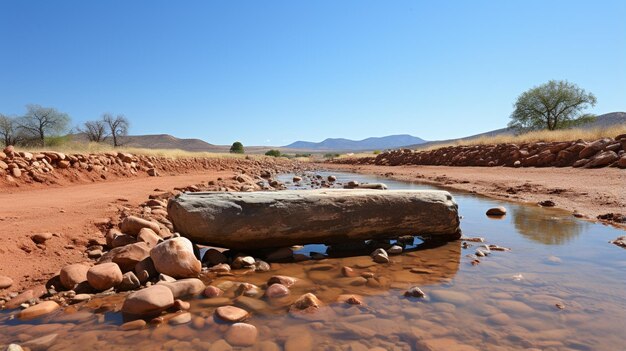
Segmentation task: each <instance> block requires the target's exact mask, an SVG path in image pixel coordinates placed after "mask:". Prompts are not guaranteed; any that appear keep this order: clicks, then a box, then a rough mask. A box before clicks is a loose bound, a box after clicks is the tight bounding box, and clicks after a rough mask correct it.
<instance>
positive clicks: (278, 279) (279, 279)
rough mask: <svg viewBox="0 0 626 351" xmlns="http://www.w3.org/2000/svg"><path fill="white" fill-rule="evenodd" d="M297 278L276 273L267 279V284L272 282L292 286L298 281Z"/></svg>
mask: <svg viewBox="0 0 626 351" xmlns="http://www.w3.org/2000/svg"><path fill="white" fill-rule="evenodd" d="M296 280H297V279H296V278H293V277H288V276H285V275H275V276H273V277H271V278H270V279H268V280H267V286H270V285H272V284H282V285H284V286H286V287H288V288H290V287H292V286H293V285H294V284H295V283H296Z"/></svg>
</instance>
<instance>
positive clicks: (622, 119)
mask: <svg viewBox="0 0 626 351" xmlns="http://www.w3.org/2000/svg"><path fill="white" fill-rule="evenodd" d="M623 124H626V112H611V113H605V114H603V115H599V116H598V117H597V118H596V120H595V121H593V122H591V123H587V124H584V125H581V126H578V127H577V128H582V129H595V128H610V127H612V126H618V125H623ZM514 133H515V131H514V130H512V129H510V128H500V129H496V130H492V131H489V132H485V133H480V134H475V135H470V136H467V137H464V138H457V139H446V140H437V141H428V142H424V143H415V144H414V145H409V147H410V148H423V147H429V146H434V145H437V144H449V143H454V142H456V141H461V140H472V139H477V138H482V137H493V136H498V135H506V134H514Z"/></svg>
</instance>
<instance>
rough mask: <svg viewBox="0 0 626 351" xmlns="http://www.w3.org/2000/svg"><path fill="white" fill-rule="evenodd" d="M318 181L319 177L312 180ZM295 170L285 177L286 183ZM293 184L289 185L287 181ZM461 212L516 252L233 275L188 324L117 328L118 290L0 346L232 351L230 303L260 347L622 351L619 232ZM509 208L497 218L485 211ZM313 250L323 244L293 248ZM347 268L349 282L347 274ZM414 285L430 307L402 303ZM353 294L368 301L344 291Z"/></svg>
mask: <svg viewBox="0 0 626 351" xmlns="http://www.w3.org/2000/svg"><path fill="white" fill-rule="evenodd" d="M320 174H322V175H323V176H326V175H327V174H325V173H320ZM333 174H334V175H337V177H338V180H337V181H338V182H347V181H348V180H358V181H360V182H370V183H374V182H384V183H385V184H387V186H388V187H389V188H390V189H434V187H431V186H425V185H419V184H410V183H404V182H397V181H392V180H389V179H386V178H377V177H373V176H363V175H353V174H337V173H333ZM290 179H291V176H284V177H283V178H282V180H283V181H289V180H290ZM290 187H296V186H294V185H290ZM453 195H454V196H455V199H456V201H457V202H458V204H459V209H460V213H461V215H462V216H463V219H462V221H461V227H462V230H463V233H464V236H467V237H483V238H485V243H484V244H495V245H499V246H501V247H506V248H510V249H511V251H491V253H490V254H489V255H488V256H486V257H478V260H479V263H477V262H476V261H475V260H476V259H477V257H475V256H474V253H475V251H476V249H477V248H479V247H480V246H481V245H483V243H479V242H467V243H465V244H464V243H462V242H461V241H458V242H451V243H446V244H440V245H430V244H428V243H426V244H424V243H422V242H421V241H420V240H416V241H415V243H414V244H413V245H409V246H408V248H409V249H408V250H407V251H406V252H405V253H403V254H402V255H397V256H391V263H390V264H375V263H373V262H372V259H371V258H370V257H369V256H368V255H367V254H365V255H361V256H348V257H336V258H335V257H333V258H326V259H321V260H308V261H303V262H299V263H280V264H274V263H273V264H272V265H271V271H269V272H251V273H246V272H245V271H241V270H235V271H233V273H234V275H232V276H217V275H215V274H214V273H211V274H208V275H206V276H203V280H205V282H206V283H207V284H208V283H209V282H210V283H211V285H215V286H219V287H222V288H223V289H224V290H225V291H226V294H225V295H224V296H222V297H219V298H213V299H206V298H202V297H199V298H195V299H192V300H190V302H191V308H190V310H189V311H190V312H191V314H192V321H191V323H187V324H182V325H168V323H163V324H161V325H159V326H158V327H154V326H150V325H149V326H148V327H146V328H144V329H141V330H133V331H123V330H120V328H119V326H120V325H121V324H122V323H123V318H122V316H121V315H120V313H119V312H117V311H119V309H120V307H121V304H122V302H123V299H124V298H123V296H119V295H112V296H106V297H98V298H95V299H93V300H91V301H89V302H86V303H80V304H76V305H72V306H70V307H68V308H65V309H64V310H62V311H59V312H56V313H54V314H51V315H49V316H48V317H45V318H43V319H39V320H36V321H20V320H19V319H16V318H15V319H13V318H12V316H11V315H12V312H7V311H4V312H2V314H1V315H0V345H2V344H8V343H11V342H17V343H23V342H25V341H28V340H32V339H34V338H37V337H41V336H46V335H50V334H51V333H54V334H57V337H56V338H55V339H54V340H53V341H51V342H49V343H48V344H42V346H41V348H42V349H45V348H48V349H49V350H62V349H72V350H81V349H89V350H110V349H114V348H115V349H119V350H123V349H129V350H130V349H132V350H155V349H164V350H183V349H184V350H229V348H228V347H226V345H225V344H224V340H223V339H224V337H225V336H224V335H225V333H226V331H227V329H228V325H225V324H222V323H220V322H216V321H215V319H214V318H213V312H214V309H215V308H216V307H217V306H220V305H225V304H234V305H237V306H240V307H243V308H244V309H246V310H247V311H249V312H251V313H252V317H251V318H250V319H249V320H248V321H247V323H250V324H253V325H255V326H256V327H257V329H258V342H257V344H256V345H255V346H251V347H247V348H235V349H247V350H283V349H284V350H298V351H303V350H381V349H382V350H467V351H471V350H510V349H528V350H531V349H532V350H611V351H613V350H625V349H626V348H625V346H624V345H625V343H626V324H625V323H624V322H625V321H626V299H624V296H626V295H625V294H626V279H625V278H624V276H625V275H624V274H625V272H626V251H625V250H624V249H621V248H619V247H616V246H614V245H611V244H609V243H608V241H610V240H612V239H614V238H616V237H617V236H620V235H623V232H622V231H620V230H617V229H614V228H611V227H608V226H604V225H601V224H593V223H588V222H584V221H580V220H577V219H575V218H573V217H572V216H571V214H569V213H566V212H563V211H559V210H555V209H547V208H540V207H537V206H528V205H518V204H513V203H508V202H503V201H497V200H492V199H488V198H485V197H481V196H477V195H472V194H467V193H453ZM495 206H505V207H506V208H507V209H508V214H507V216H506V217H504V218H502V219H491V218H488V217H486V216H485V211H486V210H487V209H488V208H490V207H495ZM299 252H300V253H305V254H310V253H312V252H316V253H318V254H320V255H318V256H319V258H322V257H321V255H325V254H326V253H327V248H326V247H325V246H324V245H307V246H305V247H303V248H302V250H300V251H299ZM343 267H350V268H352V270H353V273H354V275H353V276H345V274H342V270H343V269H344V268H343ZM274 275H285V276H290V277H295V278H297V279H298V281H297V283H296V284H295V285H294V286H293V287H292V288H291V294H290V295H289V296H287V297H285V298H281V299H277V300H268V299H266V298H261V297H247V298H241V297H239V298H235V293H234V290H235V287H236V284H234V283H236V282H247V283H251V284H255V285H257V286H260V287H262V288H263V287H264V284H265V283H266V282H267V280H268V279H269V277H271V276H274ZM414 285H417V286H419V287H420V288H421V289H422V290H423V291H424V292H425V293H426V295H427V298H426V299H414V298H407V297H404V295H403V293H404V292H405V291H406V289H407V288H409V287H410V286H414ZM309 292H311V293H313V294H315V295H316V296H317V297H318V298H319V299H320V300H321V301H322V302H323V303H324V304H325V305H326V307H325V312H324V313H319V314H316V315H314V316H306V317H303V316H300V315H294V314H292V313H289V312H288V310H289V305H290V304H291V303H292V302H293V301H295V299H297V298H298V297H299V296H300V295H302V294H304V293H309ZM345 294H354V295H356V296H357V297H358V298H359V299H361V300H362V302H363V304H362V305H351V304H346V303H344V302H337V301H338V300H342V297H341V295H345Z"/></svg>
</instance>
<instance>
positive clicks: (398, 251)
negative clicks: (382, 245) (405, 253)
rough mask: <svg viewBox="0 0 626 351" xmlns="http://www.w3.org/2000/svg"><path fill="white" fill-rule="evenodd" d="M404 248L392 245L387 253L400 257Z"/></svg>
mask: <svg viewBox="0 0 626 351" xmlns="http://www.w3.org/2000/svg"><path fill="white" fill-rule="evenodd" d="M402 250H403V249H402V246H400V245H392V246H391V247H390V248H389V249H388V250H387V253H388V254H390V255H399V254H401V253H402Z"/></svg>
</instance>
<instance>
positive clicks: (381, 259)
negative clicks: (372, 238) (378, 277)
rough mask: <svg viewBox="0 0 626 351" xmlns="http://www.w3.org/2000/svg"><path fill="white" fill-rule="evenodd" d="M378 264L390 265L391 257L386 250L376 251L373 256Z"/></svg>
mask: <svg viewBox="0 0 626 351" xmlns="http://www.w3.org/2000/svg"><path fill="white" fill-rule="evenodd" d="M371 256H372V258H373V259H374V262H376V263H389V255H388V254H387V251H385V250H384V249H376V250H374V252H372V254H371Z"/></svg>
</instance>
